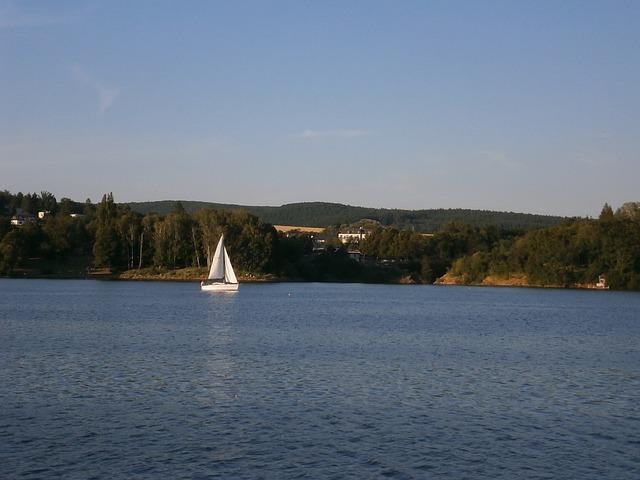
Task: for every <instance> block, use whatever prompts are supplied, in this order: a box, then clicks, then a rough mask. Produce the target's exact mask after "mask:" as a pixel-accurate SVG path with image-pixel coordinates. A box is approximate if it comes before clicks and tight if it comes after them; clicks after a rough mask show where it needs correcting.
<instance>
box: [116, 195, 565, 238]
mask: <svg viewBox="0 0 640 480" xmlns="http://www.w3.org/2000/svg"><path fill="white" fill-rule="evenodd" d="M176 203H177V201H175V200H163V201H157V202H132V203H128V205H129V206H130V207H131V209H132V210H134V211H136V212H140V213H142V214H147V213H151V212H155V213H159V214H167V213H169V212H171V211H172V210H173V208H174V207H175V205H176ZM181 203H182V206H183V207H184V208H185V210H186V211H187V212H189V213H193V212H195V211H197V210H200V209H201V208H214V209H219V210H235V209H242V210H247V211H248V212H250V213H252V214H254V215H256V216H258V217H260V218H261V219H262V220H263V221H264V222H267V223H271V224H276V225H300V226H313V227H327V226H331V225H337V224H348V223H354V222H357V221H359V220H362V219H371V220H376V221H378V222H380V223H381V224H382V225H384V226H393V227H396V228H399V229H415V231H417V232H437V231H439V230H441V229H442V228H443V227H444V226H445V225H447V224H448V223H451V222H462V223H465V224H467V225H471V226H477V227H482V226H488V225H494V226H499V227H504V228H517V229H525V230H529V229H533V228H543V227H550V226H553V225H557V224H559V223H560V222H562V221H563V220H565V218H564V217H557V216H550V215H534V214H529V213H514V212H493V211H489V210H470V209H461V208H454V209H442V208H441V209H430V210H397V209H386V208H366V207H354V206H351V205H343V204H340V203H326V202H304V203H290V204H287V205H282V206H280V207H266V206H245V205H232V204H222V203H208V202H195V201H187V200H184V201H181Z"/></svg>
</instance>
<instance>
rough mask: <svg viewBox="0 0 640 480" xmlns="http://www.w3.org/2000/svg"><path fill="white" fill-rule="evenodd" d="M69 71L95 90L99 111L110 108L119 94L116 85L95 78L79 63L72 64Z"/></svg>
mask: <svg viewBox="0 0 640 480" xmlns="http://www.w3.org/2000/svg"><path fill="white" fill-rule="evenodd" d="M71 71H72V73H73V76H74V77H75V79H76V81H77V82H78V83H80V84H81V85H85V86H87V87H89V88H91V89H92V90H93V91H94V92H95V94H96V96H97V100H98V112H99V113H101V114H102V113H104V112H106V111H107V110H109V108H111V106H112V105H113V103H114V102H115V101H116V99H117V98H118V95H119V94H120V89H119V88H118V87H115V86H113V85H109V84H106V83H104V82H101V81H99V80H96V79H95V78H93V77H92V76H91V75H90V74H89V73H88V72H87V71H86V70H85V69H84V68H82V67H81V66H80V65H74V66H73V67H71Z"/></svg>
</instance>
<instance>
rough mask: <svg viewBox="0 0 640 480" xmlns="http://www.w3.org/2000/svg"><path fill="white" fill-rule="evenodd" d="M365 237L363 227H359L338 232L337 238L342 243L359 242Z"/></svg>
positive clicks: (365, 233)
mask: <svg viewBox="0 0 640 480" xmlns="http://www.w3.org/2000/svg"><path fill="white" fill-rule="evenodd" d="M365 238H367V232H366V230H365V229H364V228H359V229H358V231H357V232H346V233H338V240H340V241H341V242H342V243H360V240H364V239H365Z"/></svg>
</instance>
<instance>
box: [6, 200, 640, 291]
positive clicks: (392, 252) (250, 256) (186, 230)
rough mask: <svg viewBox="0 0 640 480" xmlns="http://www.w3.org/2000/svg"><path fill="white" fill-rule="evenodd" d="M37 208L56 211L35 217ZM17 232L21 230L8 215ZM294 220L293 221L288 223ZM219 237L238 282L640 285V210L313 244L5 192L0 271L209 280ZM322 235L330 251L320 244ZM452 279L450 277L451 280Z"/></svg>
mask: <svg viewBox="0 0 640 480" xmlns="http://www.w3.org/2000/svg"><path fill="white" fill-rule="evenodd" d="M38 212H47V213H43V214H42V218H38V217H37V216H36V214H37V213H38ZM12 218H13V219H14V222H15V223H20V224H19V225H12V224H11V219H12ZM291 223H293V222H291ZM354 225H368V228H367V237H366V239H365V240H363V241H361V242H360V243H359V244H352V245H343V244H341V243H340V242H339V241H338V240H337V231H339V230H340V229H351V228H353V227H354ZM221 234H224V235H225V238H226V245H227V249H228V251H229V253H230V255H231V257H232V258H233V261H234V266H236V267H237V269H238V271H239V273H240V275H245V276H260V275H263V276H264V275H270V276H272V277H274V278H281V279H290V280H313V281H363V282H406V283H433V282H435V281H437V280H438V279H442V278H445V277H446V278H448V279H449V280H451V281H452V282H454V283H466V284H469V283H472V284H479V283H487V282H486V280H487V278H493V279H496V278H498V279H502V280H508V279H509V278H515V277H517V278H521V279H522V278H524V279H526V281H524V283H523V284H531V285H540V286H580V285H583V286H585V285H592V284H594V283H596V281H597V280H598V277H599V276H600V275H605V276H606V279H607V283H608V284H609V285H610V286H611V287H612V288H616V289H632V290H640V203H626V204H624V205H623V206H622V207H620V208H619V209H617V211H615V212H614V211H613V209H612V208H611V207H610V206H608V205H605V207H604V208H603V210H602V213H601V215H600V217H599V218H598V219H566V220H565V221H563V222H562V223H560V224H557V225H554V226H551V227H547V228H537V229H531V228H523V227H520V228H517V227H511V226H509V227H505V226H496V225H493V224H491V223H490V222H489V223H488V224H485V225H470V224H467V223H463V222H450V223H448V224H446V225H444V226H443V227H442V228H440V230H438V231H437V232H436V233H435V234H433V235H424V234H421V233H418V232H416V231H415V230H413V229H411V230H409V229H398V228H391V227H385V226H384V225H383V224H382V222H375V221H366V222H362V221H360V222H356V223H355V224H347V225H342V226H334V227H332V228H328V229H327V230H326V231H325V233H324V234H323V235H322V234H321V235H319V236H316V238H313V237H311V236H309V235H304V234H295V233H294V234H293V235H291V234H290V235H284V234H278V232H276V230H275V229H274V228H273V227H272V226H271V225H270V224H269V223H266V222H264V221H263V220H262V219H261V218H259V217H258V216H256V215H254V214H252V213H250V212H248V211H246V210H242V209H236V210H225V209H211V208H201V209H199V210H196V211H193V212H188V211H187V209H185V208H184V207H183V205H182V204H181V203H180V202H177V203H173V207H172V210H171V211H170V212H168V213H165V214H162V215H161V214H158V213H147V214H142V213H139V212H136V211H134V210H133V209H132V208H131V206H130V205H128V204H117V203H115V201H114V198H113V195H111V194H106V195H104V196H103V197H102V200H101V201H100V202H99V203H97V204H94V203H92V202H91V201H90V200H89V199H87V200H86V201H85V202H75V201H73V200H71V199H68V198H62V199H61V200H60V201H57V200H56V198H55V197H54V196H53V195H52V194H51V193H49V192H41V193H40V194H36V193H32V194H22V193H18V194H11V193H10V192H7V191H4V192H0V274H2V275H9V276H12V275H13V276H15V275H19V276H20V275H21V276H42V275H45V276H46V275H47V274H49V275H53V276H56V275H58V276H65V275H67V276H73V277H82V276H87V275H89V274H93V273H95V272H96V271H104V272H109V273H114V272H115V273H117V272H123V271H133V270H135V271H149V272H151V273H153V272H159V271H176V270H177V269H190V268H191V269H196V270H195V271H196V274H200V275H201V274H202V273H203V272H205V271H206V268H207V266H208V265H209V262H210V258H211V255H212V254H213V250H214V249H215V245H216V243H217V241H218V238H219V237H220V235H221ZM319 239H321V240H323V242H321V245H322V248H317V247H318V245H319V243H318V240H319ZM443 276H444V277H443Z"/></svg>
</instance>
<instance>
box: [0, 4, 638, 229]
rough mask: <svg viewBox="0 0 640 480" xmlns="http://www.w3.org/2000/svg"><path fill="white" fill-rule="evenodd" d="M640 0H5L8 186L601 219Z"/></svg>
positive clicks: (633, 122)
mask: <svg viewBox="0 0 640 480" xmlns="http://www.w3.org/2000/svg"><path fill="white" fill-rule="evenodd" d="M638 19H640V2H637V1H629V2H618V1H602V2H589V1H577V2H571V1H562V2H558V1H550V2H544V1H536V2H514V1H504V2H489V1H487V2H475V1H467V2H456V1H442V2H430V1H416V2H412V1H401V2H398V1H367V2H365V1H352V2H349V1H335V2H311V1H290V2H276V1H274V2H249V1H242V2H213V1H201V2H196V1H187V2H175V1H174V2H163V1H135V2H131V1H109V2H106V1H105V2H100V1H88V2H85V1H73V2H64V1H56V2H45V1H40V2H22V1H12V2H6V1H2V0H0V188H6V189H9V190H11V191H14V192H15V191H18V190H21V191H40V190H49V191H51V192H53V193H54V194H56V196H58V198H60V197H62V196H68V197H71V198H74V199H77V200H84V199H85V198H87V197H89V198H91V199H93V200H98V199H99V198H100V196H101V195H102V193H104V192H109V191H113V193H114V196H115V198H116V201H143V200H161V199H188V200H204V201H215V202H224V203H239V204H260V205H279V204H283V203H290V202H298V201H316V200H319V201H333V202H341V203H348V204H354V205H364V206H373V207H390V208H440V207H443V208H449V207H451V208H454V207H462V208H482V209H491V210H511V211H524V212H533V213H549V214H562V215H591V216H596V215H598V213H599V211H600V209H601V207H602V205H603V204H604V202H609V203H611V204H612V205H613V206H614V207H616V206H619V205H620V204H621V203H623V202H625V201H638V200H640V198H639V197H640V195H639V193H638V191H639V189H638V185H639V183H640V182H639V181H638V178H640V153H639V152H640V93H639V92H640V87H639V86H640V54H639V53H638V52H640V29H639V28H638V27H637V22H638Z"/></svg>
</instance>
